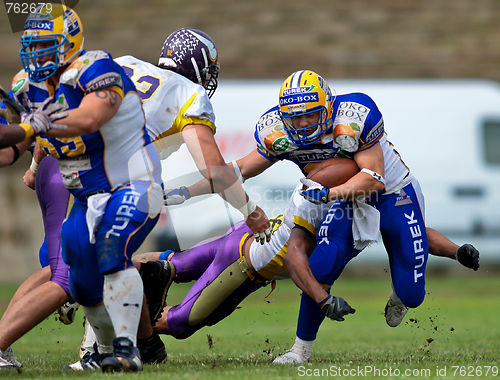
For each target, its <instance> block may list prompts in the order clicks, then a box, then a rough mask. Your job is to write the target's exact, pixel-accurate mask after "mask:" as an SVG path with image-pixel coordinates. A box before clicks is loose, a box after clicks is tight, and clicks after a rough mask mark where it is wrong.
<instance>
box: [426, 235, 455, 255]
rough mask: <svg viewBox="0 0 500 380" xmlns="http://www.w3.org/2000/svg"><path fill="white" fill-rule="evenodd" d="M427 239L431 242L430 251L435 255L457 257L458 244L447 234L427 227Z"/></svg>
mask: <svg viewBox="0 0 500 380" xmlns="http://www.w3.org/2000/svg"><path fill="white" fill-rule="evenodd" d="M426 231H427V240H428V242H429V253H430V254H431V255H434V256H441V257H448V258H450V259H452V260H456V258H457V249H458V245H457V244H455V243H453V242H452V241H450V240H449V239H448V238H447V237H446V236H444V235H443V234H441V233H440V232H438V231H436V230H435V229H433V228H430V227H427V228H426Z"/></svg>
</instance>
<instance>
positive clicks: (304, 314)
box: [273, 201, 359, 364]
mask: <svg viewBox="0 0 500 380" xmlns="http://www.w3.org/2000/svg"><path fill="white" fill-rule="evenodd" d="M320 231H322V232H321V233H320V234H322V236H320V234H318V236H317V245H316V248H315V249H314V251H313V252H312V254H311V257H310V259H309V267H310V268H311V272H312V273H313V274H314V276H315V277H316V279H317V280H318V282H319V283H321V284H323V285H324V287H325V289H327V291H328V292H329V290H330V287H331V285H332V284H333V283H334V281H335V280H336V279H337V278H338V277H339V276H340V274H341V273H342V271H343V270H344V267H345V266H346V265H347V263H348V262H349V261H350V260H351V259H352V258H354V257H355V256H356V255H357V254H358V253H359V251H357V250H355V249H354V248H353V247H354V241H353V238H352V206H351V202H347V201H341V202H336V203H335V204H334V205H333V206H332V208H331V209H330V210H329V212H328V214H327V216H326V217H325V220H324V221H323V223H322V224H321V227H320ZM324 318H325V314H324V313H323V311H322V310H321V307H320V305H318V304H317V303H316V302H315V301H314V300H313V299H311V298H310V297H309V296H308V295H307V294H305V293H302V297H301V303H300V310H299V318H298V323H297V336H296V340H295V343H294V345H293V347H292V348H291V349H290V350H288V351H287V352H286V353H285V354H283V355H281V356H278V357H277V358H276V359H274V361H273V363H276V364H292V363H303V362H306V361H308V360H309V358H310V356H311V350H312V344H313V342H314V340H315V339H316V334H317V332H318V330H319V327H320V325H321V323H322V322H323V319H324Z"/></svg>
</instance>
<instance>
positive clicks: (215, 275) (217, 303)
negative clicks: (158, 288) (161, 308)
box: [155, 224, 263, 339]
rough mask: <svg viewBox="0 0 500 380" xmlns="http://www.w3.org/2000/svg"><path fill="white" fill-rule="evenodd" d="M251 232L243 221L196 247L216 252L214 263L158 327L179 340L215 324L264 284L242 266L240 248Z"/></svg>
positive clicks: (168, 312)
mask: <svg viewBox="0 0 500 380" xmlns="http://www.w3.org/2000/svg"><path fill="white" fill-rule="evenodd" d="M249 233H250V234H251V231H250V229H249V228H248V227H247V226H246V224H240V225H237V226H236V228H235V230H234V231H233V232H232V233H231V234H227V235H225V236H224V237H222V238H220V239H217V240H215V241H212V242H209V243H206V244H204V245H202V246H199V247H197V251H198V252H197V253H196V254H197V255H200V254H201V251H200V249H204V250H205V251H206V252H207V254H209V255H212V254H214V253H215V258H214V260H213V262H212V263H211V264H210V265H209V267H208V268H207V269H206V271H205V272H204V273H203V274H202V275H201V276H200V277H199V279H198V280H197V281H196V282H195V284H194V285H193V286H192V287H191V289H190V290H189V292H188V293H187V295H186V296H185V297H184V299H183V301H182V302H181V303H180V304H179V305H176V306H173V307H170V308H168V310H167V312H166V313H164V317H163V318H162V320H161V321H159V323H158V324H157V326H156V327H155V330H158V332H161V333H166V334H171V335H173V336H174V337H176V338H178V339H184V338H187V337H188V336H190V335H192V334H193V333H194V332H196V331H197V330H199V329H200V328H202V327H203V326H207V325H213V324H215V323H217V322H219V321H220V320H222V319H223V318H225V317H226V316H228V315H229V314H231V313H232V312H233V311H234V310H235V308H236V307H237V305H238V304H239V303H240V302H241V301H242V300H243V299H244V298H245V297H246V296H248V294H250V293H252V292H253V291H255V290H256V289H258V288H260V287H261V286H262V285H263V282H255V281H251V280H250V279H249V277H248V275H247V274H246V273H243V272H242V269H241V267H240V253H239V250H240V249H243V246H244V241H245V240H246V238H247V236H248V235H245V234H249ZM203 247H204V248H203ZM186 252H188V251H186ZM174 257H175V255H174ZM165 314H166V315H165Z"/></svg>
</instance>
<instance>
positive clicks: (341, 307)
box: [321, 296, 356, 321]
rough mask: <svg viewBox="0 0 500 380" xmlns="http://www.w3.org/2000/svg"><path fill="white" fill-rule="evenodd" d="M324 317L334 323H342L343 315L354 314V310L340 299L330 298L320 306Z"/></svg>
mask: <svg viewBox="0 0 500 380" xmlns="http://www.w3.org/2000/svg"><path fill="white" fill-rule="evenodd" d="M321 310H322V311H323V313H325V315H326V316H327V317H328V318H330V319H333V320H334V321H343V320H344V315H347V314H354V313H355V312H356V310H354V309H353V308H352V307H351V306H350V305H349V304H348V303H347V302H346V300H345V299H343V298H342V297H335V296H330V297H328V299H327V300H326V301H325V303H324V304H323V305H322V306H321Z"/></svg>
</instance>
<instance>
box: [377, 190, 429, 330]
mask: <svg viewBox="0 0 500 380" xmlns="http://www.w3.org/2000/svg"><path fill="white" fill-rule="evenodd" d="M403 192H404V193H403ZM402 194H404V195H401V194H391V195H387V196H381V198H380V200H379V201H378V203H377V208H378V210H379V211H380V231H381V233H382V239H383V242H384V245H385V247H386V249H387V253H388V255H389V264H390V267H391V277H392V285H393V294H392V295H391V297H390V298H389V301H388V302H387V305H386V309H385V317H386V322H387V324H388V325H389V326H391V327H395V326H398V325H399V324H400V323H401V321H402V320H403V318H404V316H405V314H406V312H407V310H408V308H414V307H417V306H419V305H420V304H421V303H422V301H423V300H424V297H425V268H426V264H427V257H428V254H429V247H428V243H427V233H426V228H425V221H424V212H423V210H424V200H423V196H422V193H421V191H420V188H419V186H418V182H416V180H414V181H413V182H412V183H410V184H409V185H407V186H406V187H405V188H404V189H403V190H402Z"/></svg>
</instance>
